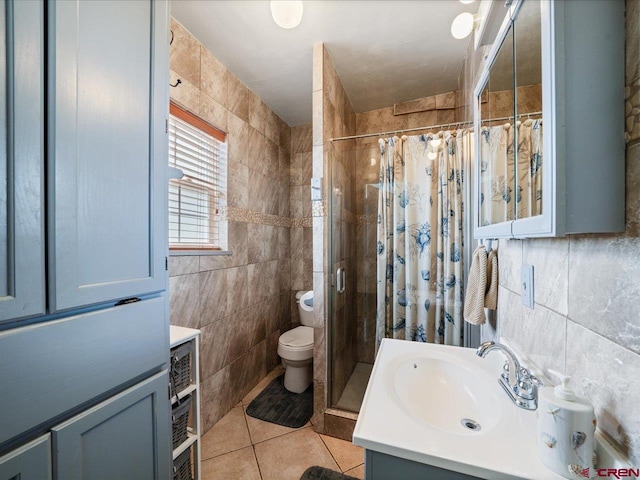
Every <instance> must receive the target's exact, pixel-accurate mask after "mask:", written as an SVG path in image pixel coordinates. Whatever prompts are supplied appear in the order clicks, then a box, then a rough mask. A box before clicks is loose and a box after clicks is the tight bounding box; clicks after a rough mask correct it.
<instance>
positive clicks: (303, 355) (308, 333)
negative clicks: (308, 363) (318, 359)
mask: <svg viewBox="0 0 640 480" xmlns="http://www.w3.org/2000/svg"><path fill="white" fill-rule="evenodd" d="M278 355H280V357H282V358H284V359H285V360H308V359H310V358H312V357H313V328H311V327H303V326H300V327H296V328H294V329H293V330H289V331H288V332H284V333H283V334H282V335H280V338H279V339H278Z"/></svg>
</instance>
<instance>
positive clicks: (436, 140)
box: [430, 137, 440, 148]
mask: <svg viewBox="0 0 640 480" xmlns="http://www.w3.org/2000/svg"><path fill="white" fill-rule="evenodd" d="M430 143H431V146H432V147H433V148H438V147H439V146H440V138H438V137H435V138H434V139H433V140H431V142H430Z"/></svg>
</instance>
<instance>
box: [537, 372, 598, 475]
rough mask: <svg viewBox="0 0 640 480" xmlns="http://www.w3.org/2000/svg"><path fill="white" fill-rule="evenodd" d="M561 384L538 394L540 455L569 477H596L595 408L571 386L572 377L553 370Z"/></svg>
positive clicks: (558, 471) (556, 470)
mask: <svg viewBox="0 0 640 480" xmlns="http://www.w3.org/2000/svg"><path fill="white" fill-rule="evenodd" d="M549 373H551V374H552V375H553V376H555V377H558V379H559V380H560V385H557V386H556V387H543V388H541V389H540V390H539V393H538V410H537V416H538V456H539V457H540V460H541V461H542V463H544V464H545V465H546V466H547V467H548V468H549V469H551V470H553V471H554V472H556V473H557V474H558V475H562V476H563V477H565V478H572V479H583V480H584V479H585V478H592V477H594V476H595V474H596V470H595V468H594V464H593V463H594V460H593V459H594V454H593V452H594V447H595V441H594V435H595V431H596V417H595V414H594V411H593V405H592V404H591V402H590V401H589V400H588V399H587V398H584V397H578V396H577V395H576V394H575V393H574V391H573V390H571V389H570V388H569V387H567V383H568V382H569V380H570V379H571V377H569V376H566V375H563V374H562V373H560V372H557V371H555V370H549Z"/></svg>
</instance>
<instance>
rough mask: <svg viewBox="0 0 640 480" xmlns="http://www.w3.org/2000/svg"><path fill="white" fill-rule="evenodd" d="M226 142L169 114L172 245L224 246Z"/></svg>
mask: <svg viewBox="0 0 640 480" xmlns="http://www.w3.org/2000/svg"><path fill="white" fill-rule="evenodd" d="M226 161H227V153H226V143H225V142H221V141H220V140H218V139H217V138H214V137H213V136H211V135H209V134H208V133H206V132H203V131H202V130H200V129H198V128H196V127H194V126H192V125H190V124H189V123H187V122H185V121H184V120H182V119H180V118H178V117H175V116H173V115H170V116H169V165H170V166H172V167H175V168H179V169H180V170H182V171H183V172H184V176H183V177H182V178H181V179H172V180H170V182H169V248H172V249H176V250H178V249H183V250H190V249H210V250H217V249H222V248H224V247H225V246H224V245H223V243H224V241H223V239H222V238H221V230H222V229H221V225H220V224H221V222H220V209H221V207H222V206H224V204H225V198H226Z"/></svg>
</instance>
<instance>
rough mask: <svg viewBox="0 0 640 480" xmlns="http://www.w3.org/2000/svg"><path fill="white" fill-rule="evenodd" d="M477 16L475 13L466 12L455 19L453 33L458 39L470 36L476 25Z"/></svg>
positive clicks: (452, 25) (452, 26) (452, 27)
mask: <svg viewBox="0 0 640 480" xmlns="http://www.w3.org/2000/svg"><path fill="white" fill-rule="evenodd" d="M475 21H476V19H475V16H474V15H473V13H469V12H464V13H461V14H460V15H458V16H457V17H456V18H454V19H453V23H452V24H451V35H453V38H457V39H458V40H460V39H463V38H465V37H468V36H469V34H470V33H471V32H472V31H473V28H474V27H475Z"/></svg>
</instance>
